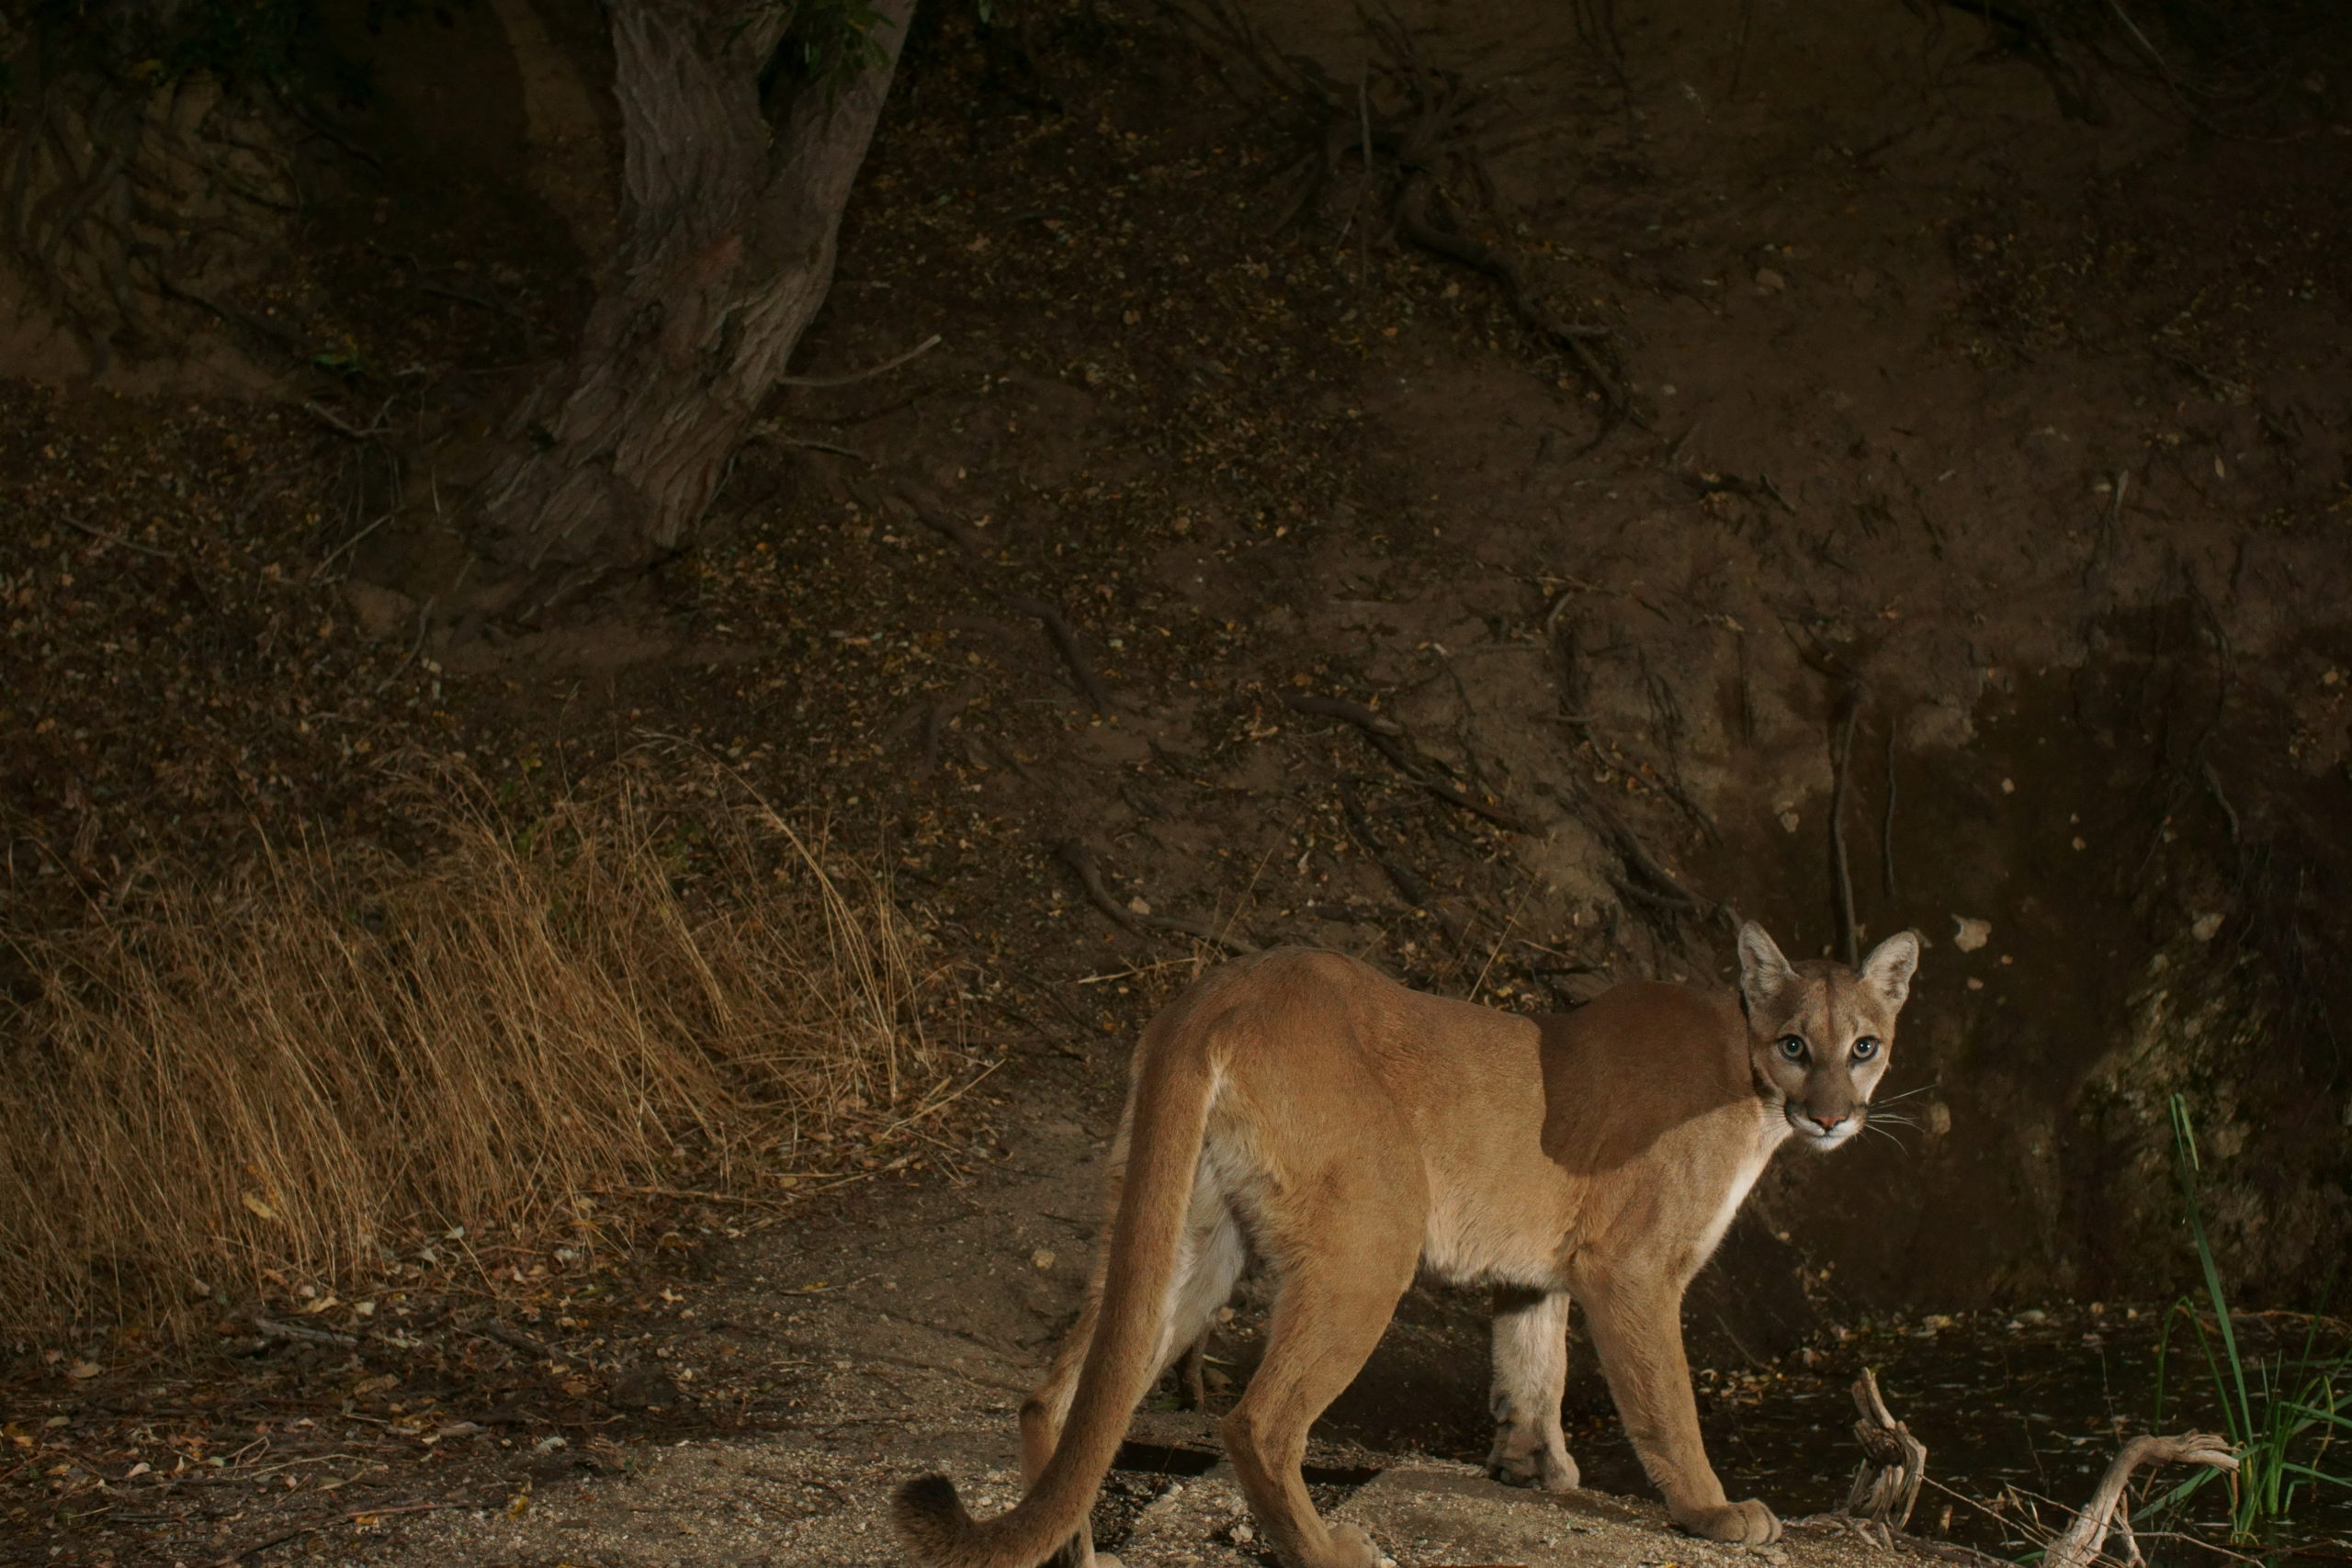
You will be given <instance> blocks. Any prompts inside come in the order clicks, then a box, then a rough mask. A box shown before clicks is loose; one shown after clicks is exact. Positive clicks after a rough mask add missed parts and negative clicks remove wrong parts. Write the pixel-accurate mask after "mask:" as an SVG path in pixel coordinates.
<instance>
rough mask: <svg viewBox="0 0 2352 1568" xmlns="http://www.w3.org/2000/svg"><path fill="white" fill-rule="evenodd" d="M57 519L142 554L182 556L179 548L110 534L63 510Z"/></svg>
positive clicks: (166, 558) (110, 542) (81, 531)
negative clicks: (156, 545) (169, 548)
mask: <svg viewBox="0 0 2352 1568" xmlns="http://www.w3.org/2000/svg"><path fill="white" fill-rule="evenodd" d="M57 520H58V521H59V522H60V523H62V524H64V525H66V526H67V527H68V528H72V529H74V530H76V531H77V532H80V533H84V534H87V535H89V536H90V537H92V538H93V539H103V540H104V541H106V542H107V544H109V545H119V546H121V547H123V548H124V549H126V550H137V551H138V552H139V553H140V554H141V555H142V556H154V557H156V558H159V559H162V560H177V559H179V558H180V553H179V551H177V550H166V549H159V548H157V547H155V546H153V545H142V544H141V543H140V542H139V541H138V540H136V539H126V538H124V537H123V536H121V535H119V534H109V533H107V531H106V530H105V529H103V528H93V527H91V526H90V525H88V524H87V523H84V522H82V521H80V520H79V519H78V518H73V517H68V516H67V515H65V513H62V512H61V513H58V514H57Z"/></svg>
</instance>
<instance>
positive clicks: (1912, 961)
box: [1860, 931, 1919, 1008]
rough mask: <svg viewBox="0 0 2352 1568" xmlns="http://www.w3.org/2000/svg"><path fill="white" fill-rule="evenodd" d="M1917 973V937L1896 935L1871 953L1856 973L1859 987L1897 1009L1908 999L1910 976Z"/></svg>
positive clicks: (1906, 932)
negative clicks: (1860, 982)
mask: <svg viewBox="0 0 2352 1568" xmlns="http://www.w3.org/2000/svg"><path fill="white" fill-rule="evenodd" d="M1918 969H1919V933H1918V932H1917V931H1896V932H1895V933H1894V935H1893V936H1891V937H1888V938H1887V939H1886V940H1885V941H1884V942H1880V943H1879V944H1878V945H1877V946H1876V947H1873V948H1871V952H1870V956H1869V957H1867V958H1865V959H1863V960H1862V966H1861V969H1860V975H1861V977H1862V983H1863V984H1864V985H1866V986H1868V987H1871V989H1872V990H1874V991H1876V992H1877V993H1878V994H1879V995H1880V996H1881V997H1883V998H1885V999H1886V1005H1887V1006H1888V1007H1890V1008H1899V1007H1901V1006H1902V1005H1903V1003H1904V1000H1905V998H1907V997H1909V996H1910V995H1911V976H1913V975H1915V974H1917V972H1918Z"/></svg>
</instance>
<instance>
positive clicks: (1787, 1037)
mask: <svg viewBox="0 0 2352 1568" xmlns="http://www.w3.org/2000/svg"><path fill="white" fill-rule="evenodd" d="M1778 1043H1779V1045H1780V1047H1781V1055H1783V1056H1786V1057H1787V1058H1788V1059H1789V1060H1790V1061H1792V1062H1802V1061H1804V1036H1802V1035H1797V1034H1783V1035H1781V1038H1780V1040H1779V1042H1778Z"/></svg>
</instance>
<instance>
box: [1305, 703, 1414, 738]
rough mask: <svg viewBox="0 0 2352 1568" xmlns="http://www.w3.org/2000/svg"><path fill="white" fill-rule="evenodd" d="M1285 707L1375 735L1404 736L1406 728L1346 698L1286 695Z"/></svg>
mask: <svg viewBox="0 0 2352 1568" xmlns="http://www.w3.org/2000/svg"><path fill="white" fill-rule="evenodd" d="M1283 706H1284V707H1286V708H1288V709H1290V710H1291V711H1292V712H1293V713H1303V714H1311V715H1313V716H1315V717H1317V718H1338V719H1344V720H1346V721H1347V722H1348V723H1350V724H1352V725H1354V726H1355V727H1356V728H1358V729H1363V730H1369V731H1370V732H1371V733H1373V734H1374V735H1402V734H1404V733H1405V727H1404V726H1403V725H1401V724H1399V723H1397V721H1396V720H1395V719H1393V718H1390V717H1389V716H1387V715H1385V714H1381V713H1374V711H1373V710H1372V709H1370V708H1368V707H1366V706H1364V705H1363V704H1362V703H1351V702H1350V701H1348V699H1347V698H1345V697H1317V696H1308V695H1306V694H1303V693H1297V692H1292V693H1286V694H1283Z"/></svg>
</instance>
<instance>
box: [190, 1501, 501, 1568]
mask: <svg viewBox="0 0 2352 1568" xmlns="http://www.w3.org/2000/svg"><path fill="white" fill-rule="evenodd" d="M469 1506H471V1505H469V1504H466V1503H393V1504H390V1505H388V1506H379V1507H373V1508H345V1510H344V1511H343V1512H342V1513H340V1514H329V1515H328V1516H326V1517H324V1518H318V1519H311V1520H310V1521H308V1522H306V1523H303V1524H300V1525H297V1526H295V1527H294V1528H293V1529H290V1530H287V1531H285V1532H284V1533H282V1534H279V1535H274V1536H271V1537H270V1538H269V1539H268V1540H257V1541H255V1542H254V1544H253V1545H251V1546H248V1547H243V1548H240V1549H239V1550H237V1551H232V1552H231V1553H229V1555H228V1556H226V1557H220V1558H215V1559H214V1560H213V1561H212V1562H210V1563H209V1564H208V1565H207V1568H235V1565H236V1564H237V1563H240V1562H243V1561H244V1560H245V1559H246V1558H248V1557H252V1556H254V1555H255V1554H256V1553H259V1552H264V1551H268V1550H269V1549H270V1548H271V1547H273V1546H283V1545H285V1544H286V1543H287V1542H288V1541H289V1540H293V1539H295V1538H296V1537H297V1536H304V1535H308V1534H310V1533H311V1531H312V1530H316V1529H325V1528H326V1527H327V1526H329V1525H340V1524H348V1523H350V1522H351V1521H352V1520H354V1519H379V1518H384V1517H389V1516H390V1515H393V1514H429V1513H435V1512H437V1511H439V1510H441V1509H444V1508H464V1507H469Z"/></svg>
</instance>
